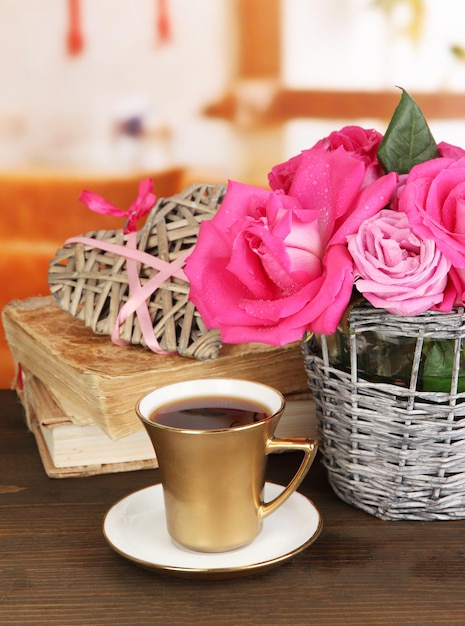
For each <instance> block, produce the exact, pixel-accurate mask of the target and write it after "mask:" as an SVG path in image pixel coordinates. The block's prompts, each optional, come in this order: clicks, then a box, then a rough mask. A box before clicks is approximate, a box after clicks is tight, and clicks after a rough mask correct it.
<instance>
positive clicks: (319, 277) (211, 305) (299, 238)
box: [185, 149, 397, 345]
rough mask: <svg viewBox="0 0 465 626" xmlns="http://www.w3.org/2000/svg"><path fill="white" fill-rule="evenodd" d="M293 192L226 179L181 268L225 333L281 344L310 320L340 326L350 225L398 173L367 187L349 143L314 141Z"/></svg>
mask: <svg viewBox="0 0 465 626" xmlns="http://www.w3.org/2000/svg"><path fill="white" fill-rule="evenodd" d="M305 160H306V162H307V164H309V165H310V166H311V168H310V170H309V172H308V176H305V175H304V173H303V172H302V171H300V172H298V173H296V177H295V179H294V181H293V184H292V188H293V189H294V190H295V196H291V195H285V194H284V193H283V192H282V191H275V192H273V191H267V190H264V189H258V188H254V187H251V186H249V185H243V184H241V183H234V182H230V184H229V186H228V190H227V193H226V196H225V199H224V200H223V203H222V204H221V206H220V208H219V209H218V212H217V213H216V215H215V216H214V218H213V219H212V220H211V221H205V222H202V225H201V227H200V231H199V235H198V239H197V244H196V246H195V249H194V251H193V253H192V255H191V256H190V257H189V258H188V260H187V263H186V267H185V273H186V275H187V277H188V279H189V281H190V283H191V287H190V296H189V297H190V299H191V300H192V302H193V303H194V304H195V305H196V307H197V309H198V311H199V313H200V315H201V316H202V318H203V320H204V322H205V324H206V325H207V327H210V328H219V329H220V331H221V333H222V337H223V340H224V341H225V342H228V343H241V342H248V341H256V342H264V343H269V344H273V345H283V344H285V343H289V342H292V341H296V340H298V339H300V338H301V337H302V335H303V333H304V331H305V330H312V331H314V332H318V333H332V332H334V331H335V329H336V327H337V325H338V323H339V321H340V319H341V317H342V314H343V312H344V310H345V308H346V307H347V304H348V302H349V300H350V296H351V293H352V288H353V262H352V259H351V257H350V255H349V253H348V250H347V235H348V234H351V233H354V232H356V231H357V229H358V227H359V225H360V223H361V222H363V221H364V220H365V219H366V218H367V217H370V216H371V215H373V214H376V213H377V212H378V211H379V210H380V209H381V208H382V207H383V206H384V205H385V204H386V202H387V201H388V199H389V197H390V195H391V193H392V191H393V189H394V187H395V185H396V181H397V176H396V175H395V174H389V175H387V176H384V177H382V178H380V179H378V180H377V181H375V183H373V184H372V185H370V186H369V187H365V188H364V189H362V184H363V180H364V176H365V167H364V165H363V163H362V162H361V161H359V160H356V159H353V158H351V156H350V155H348V154H347V153H346V152H345V151H344V150H342V149H338V150H336V151H334V152H328V151H326V150H322V149H316V150H314V151H308V154H307V155H306V157H305Z"/></svg>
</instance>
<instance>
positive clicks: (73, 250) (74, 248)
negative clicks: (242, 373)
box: [48, 184, 226, 361]
mask: <svg viewBox="0 0 465 626" xmlns="http://www.w3.org/2000/svg"><path fill="white" fill-rule="evenodd" d="M225 190H226V188H225V186H224V185H205V184H203V185H200V184H199V185H198V184H195V185H191V186H190V187H188V188H187V189H185V190H184V191H183V192H181V193H179V194H177V195H174V196H171V197H168V198H160V199H159V200H158V201H157V203H156V205H155V206H154V208H153V209H152V210H151V212H150V213H149V215H148V216H147V220H146V222H145V224H144V226H143V227H142V228H141V230H139V231H138V233H137V249H138V250H141V251H143V252H146V253H149V254H150V255H152V256H154V257H158V258H159V259H162V260H163V261H167V262H172V261H173V260H175V259H176V258H177V257H178V256H179V255H180V254H181V253H183V252H184V251H185V250H186V249H188V248H191V247H192V246H194V245H195V243H196V241H197V235H198V230H199V227H200V223H201V222H202V221H203V220H206V219H211V218H212V217H213V215H214V214H215V213H216V211H217V209H218V206H219V205H220V203H221V201H222V199H223V197H224V194H225ZM86 237H91V238H92V239H94V240H95V241H96V245H95V247H94V246H93V245H84V244H82V243H69V244H68V243H65V245H64V247H63V248H61V249H60V250H58V251H57V253H56V255H55V258H54V259H53V260H52V261H51V263H50V266H49V274H48V282H49V285H50V290H51V293H52V294H53V295H54V296H55V298H56V300H57V302H58V305H59V306H60V307H61V308H62V309H63V310H65V311H68V312H69V313H71V315H73V316H74V317H76V318H78V319H81V320H82V321H83V322H84V323H85V325H86V326H88V327H90V328H91V329H92V330H93V331H94V332H95V333H97V334H107V335H111V334H112V331H113V329H114V326H115V322H116V320H117V316H118V313H119V311H120V309H121V307H122V306H123V305H124V304H125V303H126V302H127V300H128V298H129V297H130V290H129V285H128V273H127V266H126V259H125V258H124V256H122V255H118V254H114V253H112V252H108V251H102V250H101V249H99V247H98V245H97V240H100V241H105V242H107V243H111V244H118V245H125V244H126V243H127V238H128V236H127V235H125V234H124V232H123V230H122V229H121V230H114V231H97V232H91V233H88V234H87V235H86ZM138 269H139V280H140V284H141V285H142V286H143V285H144V284H145V283H146V282H147V281H148V280H149V279H151V278H152V277H153V276H154V274H155V273H157V270H156V269H154V268H153V267H149V266H148V265H145V264H144V263H140V264H139V267H138ZM188 294H189V283H188V282H187V280H182V279H180V278H176V277H170V278H168V279H167V280H166V281H165V282H163V284H162V285H161V286H160V287H159V288H158V289H157V290H156V291H155V292H154V293H153V294H152V295H151V296H150V298H148V299H147V307H148V310H149V314H150V319H151V321H152V324H153V330H154V335H155V337H156V339H157V341H158V343H159V345H160V346H161V348H162V349H163V350H165V351H167V352H173V353H178V354H180V355H181V356H187V357H192V358H195V359H198V360H202V361H204V360H209V359H213V358H216V357H217V356H218V353H219V350H220V348H221V340H220V335H219V332H218V331H216V330H208V329H207V328H206V327H205V324H204V323H203V321H202V318H201V317H200V315H199V313H198V311H197V310H196V308H195V307H194V305H193V304H192V303H191V302H189V300H188ZM119 337H120V339H121V340H123V341H124V342H125V343H127V344H133V345H142V346H146V345H147V344H146V341H145V339H144V336H143V334H142V331H141V328H140V325H139V320H138V317H137V315H136V314H132V315H131V316H130V317H128V318H127V319H126V320H125V321H124V322H123V323H122V324H121V326H120V327H119Z"/></svg>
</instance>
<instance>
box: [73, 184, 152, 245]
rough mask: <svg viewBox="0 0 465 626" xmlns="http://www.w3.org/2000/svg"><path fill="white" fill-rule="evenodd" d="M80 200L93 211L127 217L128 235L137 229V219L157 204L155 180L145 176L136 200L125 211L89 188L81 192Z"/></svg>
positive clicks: (126, 231) (126, 229)
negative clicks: (154, 188)
mask: <svg viewBox="0 0 465 626" xmlns="http://www.w3.org/2000/svg"><path fill="white" fill-rule="evenodd" d="M79 200H80V201H81V202H82V203H83V204H85V205H86V207H87V208H89V209H90V210H91V211H95V213H102V214H103V215H114V216H115V217H126V218H127V219H126V224H125V225H124V234H125V235H126V234H127V233H132V232H134V231H135V230H137V220H138V219H140V218H141V217H144V216H145V215H147V214H148V213H149V212H150V210H151V209H152V208H153V206H154V205H155V202H156V200H157V197H156V196H155V195H154V194H153V181H152V180H151V179H150V178H144V180H141V181H140V183H139V194H138V196H137V199H136V201H135V202H133V203H132V204H131V206H130V207H129V209H128V210H127V211H123V209H120V208H119V207H117V206H115V205H114V204H111V202H108V200H105V198H102V196H99V195H98V194H96V193H93V192H92V191H87V189H84V191H82V192H81V195H80V196H79Z"/></svg>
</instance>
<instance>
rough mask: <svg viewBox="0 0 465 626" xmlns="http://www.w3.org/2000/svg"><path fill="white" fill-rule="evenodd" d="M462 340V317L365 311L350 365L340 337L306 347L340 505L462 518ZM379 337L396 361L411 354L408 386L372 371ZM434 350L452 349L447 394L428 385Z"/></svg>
mask: <svg viewBox="0 0 465 626" xmlns="http://www.w3.org/2000/svg"><path fill="white" fill-rule="evenodd" d="M464 337H465V318H464V311H463V309H461V310H456V311H453V312H451V313H439V312H428V313H426V314H424V315H420V316H417V317H410V318H409V317H399V316H396V315H390V314H387V313H386V312H385V311H382V310H379V309H373V308H371V307H369V306H368V305H366V304H359V305H357V306H354V307H353V308H352V310H351V311H350V313H349V316H348V330H347V332H346V333H344V345H345V346H346V352H347V354H346V355H345V357H346V358H342V359H341V351H340V349H339V348H338V345H339V346H340V343H339V344H338V342H337V341H336V339H337V338H336V337H335V336H334V335H331V336H327V337H326V336H318V337H313V338H312V339H311V340H310V341H308V342H304V343H303V353H304V360H305V366H306V371H307V374H308V382H309V387H310V389H311V390H312V392H313V395H314V398H315V402H316V406H317V415H318V418H319V429H320V437H321V442H322V443H321V450H322V453H323V458H324V463H325V465H326V467H327V470H328V476H329V480H330V483H331V485H332V488H333V489H334V491H335V493H336V494H337V495H338V496H339V497H340V498H341V499H342V500H344V501H346V502H348V503H349V504H352V505H354V506H356V507H358V508H360V509H363V510H364V511H366V512H368V513H370V514H372V515H375V516H376V517H379V518H381V519H385V520H452V519H462V518H465V393H464V392H463V391H461V390H462V389H463V384H464V382H465V377H464V378H462V374H463V373H464V369H463V368H464V364H463V363H462V361H463V360H464V357H463V354H462V353H463V351H464V350H463V341H464ZM375 338H377V339H379V340H382V341H381V343H382V342H383V341H384V342H388V343H389V342H390V345H391V346H394V349H393V350H392V351H391V354H395V353H396V352H397V353H400V352H402V351H404V354H406V353H407V352H406V351H405V350H404V348H405V345H408V346H409V347H408V350H409V351H410V355H411V358H410V374H409V376H408V377H407V379H405V378H403V377H402V376H400V377H399V378H398V380H397V381H396V382H395V383H393V382H392V381H390V380H389V378H387V377H386V376H380V375H379V372H376V371H368V369H367V368H366V362H365V360H364V356H365V355H366V354H367V352H369V353H370V354H371V356H373V353H374V352H376V347H374V339H375ZM339 339H340V337H339ZM428 342H429V345H432V342H435V345H437V346H438V345H439V346H441V345H443V344H447V345H448V346H449V347H450V348H451V354H452V361H451V363H450V372H449V376H448V380H447V386H448V389H447V390H445V391H444V390H443V391H440V392H438V391H430V390H427V387H428V385H425V384H424V380H423V374H422V371H423V370H424V360H425V357H424V355H425V345H428ZM399 346H400V347H399ZM379 352H380V354H381V355H383V354H384V355H386V352H385V346H384V347H383V348H382V349H380V350H379ZM343 356H344V355H343ZM388 360H389V358H388V357H386V356H385V361H388ZM401 361H402V363H401V365H402V366H403V365H405V363H404V362H403V361H405V359H401ZM378 362H381V359H378ZM399 367H400V366H399ZM387 369H389V367H388V368H387ZM400 369H402V367H400ZM385 373H386V372H384V374H385ZM438 382H439V383H441V384H444V378H441V379H439V378H438ZM429 385H430V386H431V380H430V381H429ZM433 386H434V377H433ZM438 386H440V385H438Z"/></svg>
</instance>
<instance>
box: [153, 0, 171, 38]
mask: <svg viewBox="0 0 465 626" xmlns="http://www.w3.org/2000/svg"><path fill="white" fill-rule="evenodd" d="M156 1H157V5H158V7H157V8H158V11H157V19H156V28H157V42H158V43H159V44H164V43H167V42H168V41H169V40H170V39H171V25H170V18H169V15H168V0H156Z"/></svg>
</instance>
